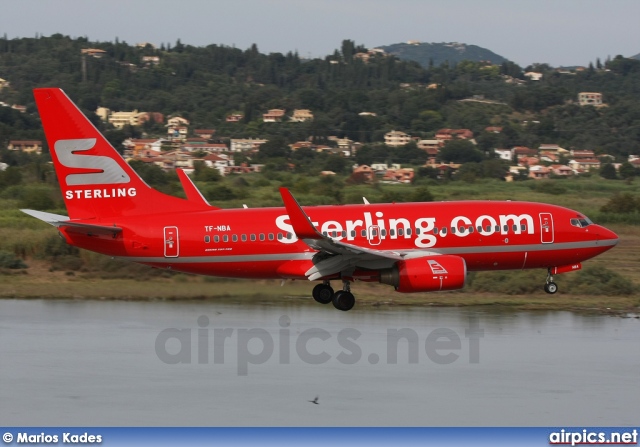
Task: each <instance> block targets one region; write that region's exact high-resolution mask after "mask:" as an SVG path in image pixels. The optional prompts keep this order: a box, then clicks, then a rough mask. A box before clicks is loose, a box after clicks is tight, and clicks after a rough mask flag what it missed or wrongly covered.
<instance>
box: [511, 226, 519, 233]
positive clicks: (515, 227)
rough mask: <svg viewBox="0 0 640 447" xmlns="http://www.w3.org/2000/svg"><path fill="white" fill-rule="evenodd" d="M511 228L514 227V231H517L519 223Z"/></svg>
mask: <svg viewBox="0 0 640 447" xmlns="http://www.w3.org/2000/svg"><path fill="white" fill-rule="evenodd" d="M511 228H513V232H514V233H515V232H516V231H518V226H517V225H514V226H513V227H511Z"/></svg>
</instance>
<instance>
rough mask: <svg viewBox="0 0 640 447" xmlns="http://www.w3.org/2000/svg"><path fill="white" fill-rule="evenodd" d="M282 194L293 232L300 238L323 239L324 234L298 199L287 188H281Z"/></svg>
mask: <svg viewBox="0 0 640 447" xmlns="http://www.w3.org/2000/svg"><path fill="white" fill-rule="evenodd" d="M280 195H281V196H282V201H283V202H284V207H285V208H286V209H287V213H288V214H289V221H290V222H291V226H292V227H293V232H294V233H295V234H296V236H297V237H298V239H322V238H323V237H322V234H320V233H319V232H318V230H316V227H314V226H313V224H312V223H311V220H310V219H309V216H307V215H306V214H305V212H304V211H303V210H302V207H301V206H300V204H299V203H298V201H297V200H296V199H295V198H294V197H293V195H292V194H291V193H290V192H289V190H288V189H287V188H284V187H282V188H280Z"/></svg>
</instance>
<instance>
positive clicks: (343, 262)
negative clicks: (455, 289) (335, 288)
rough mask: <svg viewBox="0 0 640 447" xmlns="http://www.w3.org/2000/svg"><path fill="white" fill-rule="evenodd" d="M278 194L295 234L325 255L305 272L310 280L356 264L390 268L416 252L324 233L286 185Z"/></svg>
mask: <svg viewBox="0 0 640 447" xmlns="http://www.w3.org/2000/svg"><path fill="white" fill-rule="evenodd" d="M280 195H281V196H282V201H283V202H284V206H285V208H286V209H287V213H288V214H289V221H290V222H291V226H292V227H293V231H294V233H295V235H296V236H297V237H298V239H300V240H302V241H303V242H304V243H305V244H307V245H308V246H309V247H311V248H313V249H314V250H318V251H319V252H320V253H322V254H323V255H325V256H320V257H319V258H318V259H319V260H318V262H316V263H315V265H314V266H313V267H312V268H310V269H309V270H308V271H307V272H306V276H307V277H308V278H309V280H310V281H314V280H316V279H319V278H322V277H324V276H329V275H333V274H336V273H339V272H344V271H353V269H355V268H356V267H363V268H386V267H391V266H392V265H393V264H394V263H395V262H397V261H402V260H404V259H408V258H409V257H415V256H416V255H417V253H411V255H408V254H407V253H401V252H393V251H383V250H374V249H371V248H364V247H358V246H356V245H352V244H347V243H344V242H341V241H336V240H334V239H332V238H330V237H327V236H324V235H322V234H321V233H320V232H319V231H318V230H317V229H316V228H315V227H314V226H313V224H312V223H311V219H309V216H307V214H306V213H305V212H304V210H303V209H302V207H301V206H300V204H299V203H298V201H297V200H296V199H295V198H294V197H293V195H292V194H291V192H289V190H288V189H287V188H280ZM437 254H439V253H434V252H424V253H420V256H425V255H437Z"/></svg>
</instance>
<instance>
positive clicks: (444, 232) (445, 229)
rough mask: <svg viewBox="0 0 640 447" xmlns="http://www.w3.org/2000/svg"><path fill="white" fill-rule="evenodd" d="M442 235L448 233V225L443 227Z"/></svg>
mask: <svg viewBox="0 0 640 447" xmlns="http://www.w3.org/2000/svg"><path fill="white" fill-rule="evenodd" d="M442 235H443V236H446V235H447V227H442Z"/></svg>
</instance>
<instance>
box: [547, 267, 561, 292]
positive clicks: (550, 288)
mask: <svg viewBox="0 0 640 447" xmlns="http://www.w3.org/2000/svg"><path fill="white" fill-rule="evenodd" d="M544 291H545V292H547V293H550V294H554V293H556V292H557V291H558V285H557V284H556V283H555V282H553V276H551V269H548V270H547V282H546V284H545V285H544Z"/></svg>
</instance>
